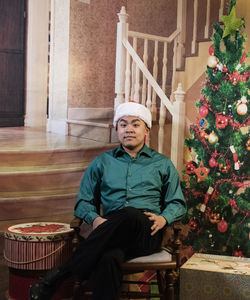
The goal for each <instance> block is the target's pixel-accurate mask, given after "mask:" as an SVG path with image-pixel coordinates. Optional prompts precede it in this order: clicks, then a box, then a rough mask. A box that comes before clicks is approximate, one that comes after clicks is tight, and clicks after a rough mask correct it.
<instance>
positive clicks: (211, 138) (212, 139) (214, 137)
mask: <svg viewBox="0 0 250 300" xmlns="http://www.w3.org/2000/svg"><path fill="white" fill-rule="evenodd" d="M218 140H219V139H218V136H217V135H216V134H215V133H214V131H212V132H211V133H210V134H209V136H208V141H209V143H210V144H215V143H217V142H218Z"/></svg>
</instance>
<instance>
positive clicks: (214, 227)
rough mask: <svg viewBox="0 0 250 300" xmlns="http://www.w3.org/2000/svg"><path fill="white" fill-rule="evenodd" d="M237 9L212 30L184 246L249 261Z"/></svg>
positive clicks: (247, 146) (186, 186) (249, 79)
mask: <svg viewBox="0 0 250 300" xmlns="http://www.w3.org/2000/svg"><path fill="white" fill-rule="evenodd" d="M235 5H236V1H235V0H234V1H232V0H231V1H230V5H229V12H228V15H224V16H221V21H222V22H221V23H220V24H215V25H214V26H213V28H214V31H213V36H212V42H213V43H212V45H211V46H210V48H209V49H208V51H209V55H210V56H209V58H208V63H207V70H206V79H205V82H204V86H203V88H202V90H201V96H200V99H199V101H198V102H197V103H196V107H197V109H198V112H199V117H197V118H196V122H195V124H192V125H191V126H190V134H191V138H188V139H186V140H185V145H186V146H187V147H188V148H187V149H188V150H189V151H190V161H188V162H187V163H186V164H185V169H184V171H183V172H184V174H185V176H184V178H185V180H184V181H183V182H182V184H183V190H184V194H185V197H186V200H187V205H188V212H187V216H186V219H185V220H184V223H185V224H186V225H185V228H186V229H187V232H188V234H187V235H186V238H185V239H184V241H183V244H184V245H190V246H191V247H192V250H193V251H195V252H204V253H211V254H222V255H234V256H249V254H250V243H249V239H250V233H249V228H250V221H249V217H250V213H249V212H250V210H249V208H250V203H249V201H250V176H249V166H250V164H249V151H250V139H249V131H248V128H249V124H250V120H249V114H248V111H249V99H250V67H249V65H247V64H246V62H245V59H246V57H247V56H248V54H247V53H246V51H245V50H244V42H245V36H244V34H243V30H244V19H238V18H237V17H236V12H235ZM184 247H185V246H184Z"/></svg>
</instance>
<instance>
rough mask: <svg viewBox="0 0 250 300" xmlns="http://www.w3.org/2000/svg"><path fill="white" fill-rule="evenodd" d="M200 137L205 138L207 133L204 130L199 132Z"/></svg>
mask: <svg viewBox="0 0 250 300" xmlns="http://www.w3.org/2000/svg"><path fill="white" fill-rule="evenodd" d="M200 136H201V137H202V138H203V137H206V136H207V133H206V131H205V130H201V132H200Z"/></svg>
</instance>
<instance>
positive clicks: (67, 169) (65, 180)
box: [0, 162, 89, 192]
mask: <svg viewBox="0 0 250 300" xmlns="http://www.w3.org/2000/svg"><path fill="white" fill-rule="evenodd" d="M88 164H89V163H86V162H85V163H82V164H80V163H78V164H77V166H75V164H73V165H72V164H68V165H66V166H65V165H63V166H60V167H57V166H55V167H54V165H52V166H48V167H46V166H43V167H42V168H41V169H40V168H39V166H36V167H32V166H31V167H26V168H24V169H22V168H21V167H19V168H18V169H16V170H14V168H13V167H12V168H6V170H5V172H4V171H3V172H0V191H2V192H11V191H13V192H15V191H20V192H22V191H36V190H41V189H53V188H60V187H61V188H63V187H75V186H79V184H80V181H81V178H82V176H83V173H84V171H85V170H86V168H87V166H88ZM10 169H11V170H10Z"/></svg>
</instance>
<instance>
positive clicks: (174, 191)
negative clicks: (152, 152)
mask: <svg viewBox="0 0 250 300" xmlns="http://www.w3.org/2000/svg"><path fill="white" fill-rule="evenodd" d="M163 185H164V189H165V195H164V199H163V200H164V209H163V211H162V213H161V216H162V217H164V218H165V219H166V221H167V223H168V224H171V223H172V222H174V221H178V220H180V219H182V217H183V216H184V215H185V214H186V211H187V206H186V201H185V199H184V196H183V193H182V190H181V185H180V178H179V174H178V172H177V170H176V169H175V167H174V165H173V164H172V163H171V164H170V166H169V168H168V174H167V176H165V177H164V180H163Z"/></svg>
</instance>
